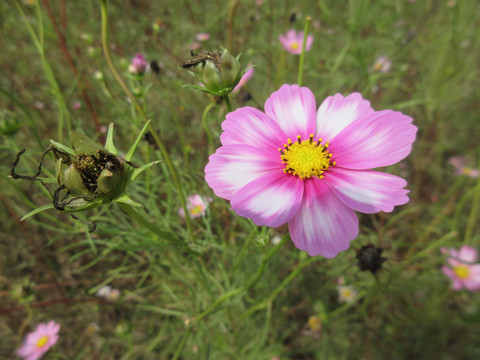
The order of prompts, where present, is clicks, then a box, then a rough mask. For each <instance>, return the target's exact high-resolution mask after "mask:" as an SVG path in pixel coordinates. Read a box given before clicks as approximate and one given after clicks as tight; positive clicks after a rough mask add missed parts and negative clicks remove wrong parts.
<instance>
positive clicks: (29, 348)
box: [17, 320, 60, 360]
mask: <svg viewBox="0 0 480 360" xmlns="http://www.w3.org/2000/svg"><path fill="white" fill-rule="evenodd" d="M59 331H60V324H57V323H56V322H55V321H53V320H51V321H49V322H48V323H40V324H38V325H37V327H36V328H35V330H34V331H32V332H31V333H30V334H28V335H27V337H26V339H25V341H24V343H23V345H22V347H21V348H20V349H18V350H17V355H18V356H20V357H22V358H24V360H37V359H40V358H41V357H42V356H43V354H45V353H46V352H47V351H48V349H50V348H51V347H52V346H53V345H55V344H56V342H57V341H58V332H59Z"/></svg>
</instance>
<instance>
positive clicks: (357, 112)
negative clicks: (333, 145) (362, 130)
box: [315, 93, 375, 141]
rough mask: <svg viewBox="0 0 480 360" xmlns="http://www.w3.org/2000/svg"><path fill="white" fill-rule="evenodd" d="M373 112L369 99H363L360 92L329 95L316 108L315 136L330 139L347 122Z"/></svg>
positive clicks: (346, 124)
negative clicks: (346, 94)
mask: <svg viewBox="0 0 480 360" xmlns="http://www.w3.org/2000/svg"><path fill="white" fill-rule="evenodd" d="M374 112H375V111H374V110H373V109H372V107H371V106H370V101H368V100H364V99H363V97H362V95H361V94H360V93H353V94H350V95H348V96H343V95H342V94H336V95H334V96H329V97H327V98H326V99H325V100H324V101H323V103H322V104H321V105H320V107H319V108H318V111H317V132H316V134H315V135H316V136H315V137H316V138H318V137H321V138H323V139H324V140H325V141H329V140H332V139H333V138H334V137H335V136H337V134H338V133H340V132H341V131H342V130H343V129H344V128H345V127H347V126H348V125H349V124H351V123H352V122H354V121H355V120H357V119H359V118H362V117H364V116H366V115H371V114H373V113H374Z"/></svg>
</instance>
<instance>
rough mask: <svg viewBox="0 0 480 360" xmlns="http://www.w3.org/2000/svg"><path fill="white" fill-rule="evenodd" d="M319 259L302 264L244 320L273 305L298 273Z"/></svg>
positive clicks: (248, 311) (250, 309)
mask: <svg viewBox="0 0 480 360" xmlns="http://www.w3.org/2000/svg"><path fill="white" fill-rule="evenodd" d="M316 260H317V258H315V257H310V258H308V259H307V260H305V261H303V262H301V263H300V264H298V265H297V267H296V268H295V269H294V270H293V271H292V272H291V273H290V274H289V275H288V276H287V277H286V278H285V279H284V280H283V281H282V283H281V284H280V285H279V286H278V287H277V288H276V289H275V290H274V291H273V292H272V293H271V294H270V296H268V297H267V298H266V299H265V300H263V301H261V302H260V303H258V304H256V305H254V306H252V307H250V308H249V309H247V310H246V311H245V312H244V313H243V314H242V316H241V317H242V318H243V317H245V316H247V317H248V316H249V315H250V314H252V313H253V312H255V311H257V310H260V309H261V308H263V307H265V306H268V304H271V303H272V302H273V300H274V299H275V298H276V297H277V295H278V294H279V293H280V292H281V291H282V290H283V289H284V288H285V287H286V286H287V285H288V284H289V283H290V281H292V280H293V279H295V277H296V276H297V275H298V273H299V272H300V271H301V270H302V269H303V268H304V267H305V266H307V265H309V264H310V263H312V262H314V261H316Z"/></svg>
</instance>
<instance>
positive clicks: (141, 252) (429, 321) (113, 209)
mask: <svg viewBox="0 0 480 360" xmlns="http://www.w3.org/2000/svg"><path fill="white" fill-rule="evenodd" d="M36 3H37V2H35V1H18V2H17V1H13V0H7V1H2V2H0V23H1V33H2V34H1V35H2V36H1V37H0V49H1V51H0V66H1V71H2V74H1V76H0V109H2V110H8V111H9V116H10V117H13V118H16V119H17V120H18V122H19V123H20V124H21V128H20V130H19V132H18V133H16V134H14V135H11V136H6V135H2V143H1V148H0V151H1V152H0V166H1V170H2V171H1V173H2V177H0V187H1V189H2V190H1V192H0V203H1V206H0V216H1V219H2V220H1V226H0V228H1V234H0V269H1V273H0V311H1V315H2V316H1V317H0V358H2V359H13V358H15V356H14V352H15V350H16V349H17V348H18V347H19V346H20V345H21V342H22V339H23V337H24V336H25V335H26V333H28V331H31V330H32V329H33V328H34V326H35V325H36V324H37V323H38V322H42V321H48V320H50V319H53V320H55V321H57V322H59V323H60V324H61V326H62V329H61V332H60V339H59V341H58V343H57V344H56V345H55V347H54V348H52V349H51V350H50V351H49V352H48V353H47V354H46V355H45V356H44V358H45V359H106V360H109V359H122V360H126V359H145V360H147V359H213V360H215V359H239V360H250V359H251V360H263V359H266V360H270V359H278V358H279V359H298V360H307V359H452V360H454V359H455V360H456V359H478V358H480V327H479V324H480V307H479V305H480V299H479V296H478V294H475V293H469V292H467V291H460V292H454V291H453V290H451V288H450V282H449V280H448V279H447V278H446V277H445V276H444V275H443V273H441V271H440V267H441V265H442V264H444V262H445V260H444V257H443V256H442V255H441V253H440V250H439V249H440V247H442V246H447V247H459V246H461V245H462V244H469V245H471V246H474V247H477V248H478V247H479V245H480V236H479V235H480V227H479V220H480V219H479V218H480V216H479V211H478V206H479V201H480V183H479V182H478V180H475V179H471V178H468V177H462V176H456V175H454V174H453V168H452V167H451V165H450V164H449V163H448V159H449V158H450V157H451V156H454V155H462V156H465V157H467V158H468V159H469V160H470V161H471V164H470V165H471V166H473V167H475V166H476V165H475V164H476V163H478V162H479V161H480V156H479V142H478V138H479V136H480V128H479V125H478V124H479V104H480V102H479V98H480V90H479V89H480V78H479V74H478V73H479V56H478V54H480V43H479V41H480V27H479V24H480V18H479V14H480V2H478V1H466V0H456V1H455V0H450V1H446V0H442V1H441V0H418V1H413V2H412V1H406V0H378V1H373V0H371V1H368V0H350V1H335V0H320V1H311V0H305V1H295V2H294V1H273V0H265V1H264V2H263V4H261V5H256V4H255V1H246V0H230V1H220V0H218V1H212V0H205V1H188V0H177V1H167V0H165V1H146V0H143V1H134V0H130V1H120V0H116V1H111V2H110V4H109V22H110V24H109V25H110V40H109V44H108V46H109V47H110V49H111V52H112V56H113V58H114V62H115V64H116V65H117V67H118V68H119V69H120V72H121V73H122V75H123V76H124V78H125V79H127V82H128V84H129V87H130V89H131V90H132V91H133V92H134V93H135V94H136V95H137V96H138V98H139V99H140V100H141V101H142V105H143V106H144V108H145V110H146V111H147V113H148V116H149V117H150V118H151V119H152V124H153V127H154V128H155V129H156V131H157V132H158V133H159V134H160V137H161V138H162V141H163V142H164V143H165V146H166V148H167V151H168V153H169V155H170V157H171V159H172V161H173V164H174V166H175V167H176V169H177V171H178V173H179V176H180V179H181V182H182V185H183V188H184V192H185V195H189V194H194V193H200V194H205V195H207V196H213V193H212V191H211V190H210V189H209V188H208V186H207V185H206V183H205V181H204V175H203V169H204V167H205V165H206V163H207V161H208V156H209V154H211V153H213V151H214V149H215V148H216V147H218V146H219V140H218V135H219V134H220V132H221V122H222V120H223V119H224V118H225V114H226V109H225V106H224V105H223V104H222V103H221V102H218V103H215V104H213V102H214V101H215V99H212V98H210V97H209V96H207V95H205V94H202V93H195V92H194V91H192V90H191V89H188V88H183V87H182V85H184V84H194V83H195V79H194V78H192V77H191V76H190V75H188V74H187V72H186V71H184V70H183V69H181V68H180V67H179V65H178V63H179V62H181V61H183V60H184V59H186V58H188V57H189V51H190V50H189V49H190V46H191V45H192V43H193V42H194V41H195V34H196V33H198V32H208V33H210V35H211V38H210V40H208V41H207V42H205V43H202V48H203V49H207V50H211V49H215V48H218V47H220V46H225V47H227V48H228V49H229V50H230V51H231V52H232V53H233V54H239V53H241V54H242V55H241V62H242V64H243V65H244V66H246V65H247V64H249V63H252V64H255V75H254V77H253V78H252V79H251V81H250V82H249V83H248V85H247V87H246V90H248V92H249V93H250V95H251V98H250V99H247V97H246V96H245V93H241V94H239V95H238V96H235V97H233V98H232V104H233V106H234V107H235V108H237V107H240V106H245V105H249V106H255V107H258V108H260V109H262V108H263V104H264V101H265V100H266V99H267V98H268V96H269V95H270V94H271V93H272V92H273V91H275V90H276V89H278V88H279V87H280V86H281V85H282V84H284V83H295V82H296V80H297V69H298V59H299V58H298V56H294V55H290V54H288V53H286V52H285V51H284V50H283V49H282V48H281V46H280V43H279V41H278V36H279V35H280V34H282V33H285V32H286V31H287V30H288V29H290V28H293V29H296V30H303V27H304V23H305V17H306V16H311V17H312V24H311V27H310V28H311V33H312V34H313V35H314V38H315V39H314V43H313V48H312V50H311V51H309V52H308V53H307V54H306V60H305V72H304V77H303V79H304V81H303V82H304V85H305V86H308V87H309V88H310V89H312V91H313V92H314V94H315V97H316V100H317V105H319V104H320V103H321V101H322V100H323V99H324V98H325V97H326V96H329V95H333V94H335V93H338V92H340V93H344V94H348V93H350V92H353V91H359V92H361V93H362V95H363V96H364V97H365V98H367V99H369V100H370V101H371V102H372V105H373V107H374V108H375V109H377V110H381V109H394V110H398V111H402V112H404V113H406V114H408V115H409V116H411V117H413V118H414V121H415V124H416V125H417V126H418V127H419V132H418V137H417V141H416V142H415V144H414V148H413V151H412V154H411V155H410V156H409V157H408V158H407V159H406V160H404V161H402V162H401V163H400V164H397V165H395V166H392V167H389V169H388V171H389V172H390V173H393V174H397V175H400V176H402V177H404V178H406V179H407V180H408V182H409V185H408V188H409V189H410V191H411V192H410V197H411V201H410V203H409V204H407V205H405V206H401V207H399V208H397V209H395V211H394V212H393V213H389V214H385V213H379V214H374V215H364V214H359V217H360V235H359V237H358V238H357V239H356V240H354V241H353V242H352V244H351V247H350V249H349V250H348V251H345V252H342V253H341V254H340V255H339V256H337V257H336V258H334V259H330V260H329V259H324V258H322V257H318V258H315V259H310V258H308V257H307V256H306V254H304V253H302V252H300V251H299V250H297V249H296V248H295V247H294V246H293V245H292V244H291V242H290V241H287V243H286V244H285V245H284V246H283V247H282V249H281V250H280V251H279V252H277V253H276V254H275V256H274V257H272V259H271V260H270V261H269V262H268V263H267V265H266V268H265V270H264V271H263V273H262V274H261V277H260V279H259V281H258V282H257V283H256V284H255V285H254V286H252V287H251V288H250V289H249V290H248V291H239V292H238V294H236V295H235V296H228V294H229V292H231V291H235V290H236V289H242V287H244V286H245V285H246V284H248V283H249V282H250V281H251V280H252V278H253V276H254V275H255V274H256V273H257V271H258V269H259V267H260V265H261V262H262V259H264V257H265V254H267V253H268V251H270V250H271V249H272V248H273V245H272V244H271V243H270V240H271V238H272V237H273V236H274V235H275V234H280V235H283V234H286V232H287V231H286V228H280V229H267V228H257V227H255V226H253V224H252V223H251V222H250V221H249V220H247V219H243V218H239V217H236V216H234V214H233V213H232V212H231V211H230V210H229V206H228V204H227V203H226V202H225V201H224V200H222V199H219V198H214V201H213V203H212V204H211V205H210V208H209V210H208V212H207V215H206V216H205V217H204V218H200V219H194V220H192V223H193V232H194V237H195V249H196V250H197V251H199V252H200V253H201V256H199V257H192V256H190V255H188V254H187V253H185V252H184V251H182V250H181V249H179V248H176V247H173V246H172V245H170V244H169V243H168V242H166V241H164V240H163V239H161V238H159V237H158V236H157V235H155V234H152V233H151V232H149V231H148V230H146V229H143V228H142V227H141V226H140V225H139V224H138V223H136V222H135V220H133V219H131V218H130V217H129V216H128V215H127V214H126V213H125V212H123V211H122V210H121V209H120V208H119V207H118V206H116V205H111V206H106V207H102V208H100V209H96V210H93V211H89V212H88V213H87V214H85V215H84V216H83V218H84V219H88V220H90V221H94V222H96V223H97V231H96V232H94V233H92V234H89V233H88V231H87V227H86V226H85V225H83V224H82V223H80V222H75V221H73V220H72V219H71V218H69V217H67V216H65V215H64V214H60V213H58V212H56V211H48V212H45V213H42V214H40V215H37V216H35V217H32V218H30V219H28V220H27V221H25V222H20V221H19V219H20V218H21V217H22V216H23V215H24V214H26V213H28V212H29V211H31V210H33V209H35V208H36V207H39V206H42V205H44V204H46V203H48V202H49V201H51V200H50V198H49V196H48V193H47V192H46V191H45V189H43V188H42V187H41V186H40V184H38V183H30V182H26V181H16V180H13V179H11V178H9V177H8V171H9V164H10V163H11V161H13V159H14V158H15V155H16V153H17V152H18V151H20V150H21V149H23V148H27V149H28V150H27V153H26V155H25V156H24V158H22V163H21V166H20V167H19V172H22V173H26V174H32V173H34V171H35V169H36V166H37V164H38V159H39V158H40V155H41V153H42V152H43V150H44V149H45V148H46V147H47V146H48V144H49V142H48V141H49V139H55V140H57V141H60V142H62V141H63V142H64V143H66V144H69V130H70V129H74V130H77V131H79V132H82V133H84V134H86V135H87V136H89V137H92V138H95V139H99V140H102V139H104V136H105V135H104V132H103V130H104V128H105V127H106V126H108V124H109V123H112V122H113V123H115V125H116V137H115V141H116V146H117V148H118V149H119V150H120V151H126V150H127V149H128V148H129V146H130V144H131V143H132V142H133V140H134V138H135V136H136V133H137V132H138V131H139V130H140V128H141V126H142V123H143V120H142V119H141V117H140V116H139V115H138V113H137V112H136V111H135V109H134V108H133V107H132V105H131V103H129V102H128V101H127V98H126V95H125V93H124V92H123V91H122V89H121V88H120V86H119V85H118V84H117V82H116V81H115V79H114V77H113V76H112V73H111V71H110V69H109V67H108V66H107V63H106V61H105V58H104V56H103V54H102V50H101V41H102V40H101V12H100V1H93V0H83V1H66V0H58V1H53V0H41V1H38V3H37V4H36ZM317 22H319V23H317ZM154 23H157V25H158V26H159V28H158V30H155V29H154V28H153V27H152V25H153V24H154ZM314 24H315V26H314ZM137 52H141V53H143V54H144V55H145V56H146V57H147V59H149V60H157V61H158V62H159V63H160V64H161V73H160V74H159V75H156V74H153V73H149V74H147V75H146V76H145V78H144V79H143V80H142V81H141V82H140V81H136V80H133V79H129V78H128V76H127V67H128V64H129V62H130V59H131V58H132V57H133V56H134V55H135V54H136V53H137ZM379 55H385V56H387V57H389V58H390V59H391V60H392V68H391V71H390V72H388V73H375V72H372V70H371V68H372V66H373V63H374V62H375V59H376V58H377V57H378V56H379ZM96 72H101V73H102V74H103V76H104V80H98V79H97V78H96V77H95V74H96ZM77 101H78V102H80V103H81V107H80V108H79V109H75V108H74V103H75V102H77ZM40 104H43V107H42V106H39V105H40ZM40 107H41V108H40ZM207 107H209V108H210V110H209V111H208V113H207V112H205V113H204V109H205V108H207ZM202 114H204V115H205V116H204V117H203V118H202ZM2 116H3V117H5V113H4V114H3V115H2ZM206 130H208V133H209V134H210V135H211V136H212V141H213V146H212V144H211V143H210V142H209V140H208V134H207V132H206ZM158 159H162V157H161V154H160V152H159V151H158V150H156V149H155V147H154V146H151V145H149V143H148V142H146V141H143V142H142V143H141V144H140V149H139V151H138V152H137V154H136V157H135V158H134V159H133V160H134V162H136V163H139V164H143V163H147V162H149V161H153V160H158ZM477 167H478V166H477ZM44 174H45V176H53V174H54V162H53V160H52V159H51V158H48V159H47V163H46V165H45V168H44ZM128 193H129V195H130V196H131V197H132V198H133V199H134V200H136V201H138V202H140V203H142V204H143V205H144V207H145V210H142V212H143V213H144V214H145V216H147V217H148V218H149V219H151V220H152V221H153V222H154V223H155V224H156V225H158V226H159V227H160V228H162V229H166V230H168V231H171V232H172V233H175V234H177V235H178V236H179V237H180V238H184V239H188V237H189V235H188V231H187V227H186V224H185V221H184V220H182V219H181V218H179V216H178V208H179V206H180V200H179V196H178V192H177V189H176V187H175V186H174V184H173V182H172V178H171V174H170V172H169V171H168V169H167V167H166V166H165V165H164V163H161V164H160V165H158V166H156V167H154V168H151V169H150V170H149V171H148V172H147V173H146V174H144V175H142V176H141V178H140V179H139V180H138V181H137V182H135V183H134V184H133V185H132V186H130V187H129V189H128ZM369 243H372V244H374V245H376V246H380V247H382V248H383V249H384V256H385V257H386V258H387V261H386V263H385V266H384V269H383V270H381V271H380V272H379V273H378V274H377V276H374V275H372V274H370V273H365V272H360V270H359V269H358V267H357V266H356V264H355V263H356V260H355V255H356V252H355V249H359V248H360V247H361V246H362V245H365V244H369ZM339 277H343V278H344V279H345V282H346V283H347V284H351V285H353V286H354V287H355V288H356V290H357V291H358V292H359V297H358V299H357V300H356V301H355V302H354V303H352V304H341V303H339V302H338V293H337V288H336V287H337V284H336V281H337V278H339ZM104 284H110V285H111V286H113V287H115V288H117V289H119V290H120V291H121V297H120V298H119V299H118V300H117V301H105V300H103V299H100V298H98V297H97V296H95V291H96V290H97V289H98V288H99V287H101V286H102V285H104ZM226 294H227V296H228V297H227V296H226ZM222 296H224V297H225V298H224V301H222V302H220V303H219V305H220V306H218V307H217V308H215V311H214V312H212V313H211V314H209V315H208V316H206V317H205V318H203V319H201V320H198V321H196V319H195V317H196V316H198V314H200V313H202V312H203V311H204V310H205V309H207V308H208V307H209V306H210V305H211V304H212V303H214V302H215V301H216V300H217V299H222ZM310 316H318V317H319V318H320V320H321V324H322V328H321V330H320V331H317V332H314V331H312V330H311V329H309V327H308V324H307V321H308V318H309V317H310ZM92 323H95V324H97V325H98V327H99V331H98V332H96V333H89V332H88V330H87V329H88V326H89V324H92ZM275 356H276V357H278V358H275Z"/></svg>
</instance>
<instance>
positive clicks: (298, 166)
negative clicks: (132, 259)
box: [278, 134, 335, 179]
mask: <svg viewBox="0 0 480 360" xmlns="http://www.w3.org/2000/svg"><path fill="white" fill-rule="evenodd" d="M321 143H322V139H318V141H317V142H314V141H313V134H310V138H309V139H308V140H303V141H302V139H301V136H300V135H298V136H297V141H296V142H295V143H292V140H290V139H288V144H285V145H283V147H284V149H281V148H280V149H278V151H280V154H282V156H281V158H282V162H283V163H284V164H285V169H284V170H283V171H284V172H285V173H286V174H288V173H290V174H293V175H297V176H299V177H300V178H301V179H308V178H309V177H312V176H316V177H318V178H319V179H321V178H323V175H322V174H323V172H324V171H325V170H327V169H328V168H329V166H331V165H335V162H330V160H331V157H332V153H331V152H329V151H327V148H328V142H327V143H325V145H321Z"/></svg>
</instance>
